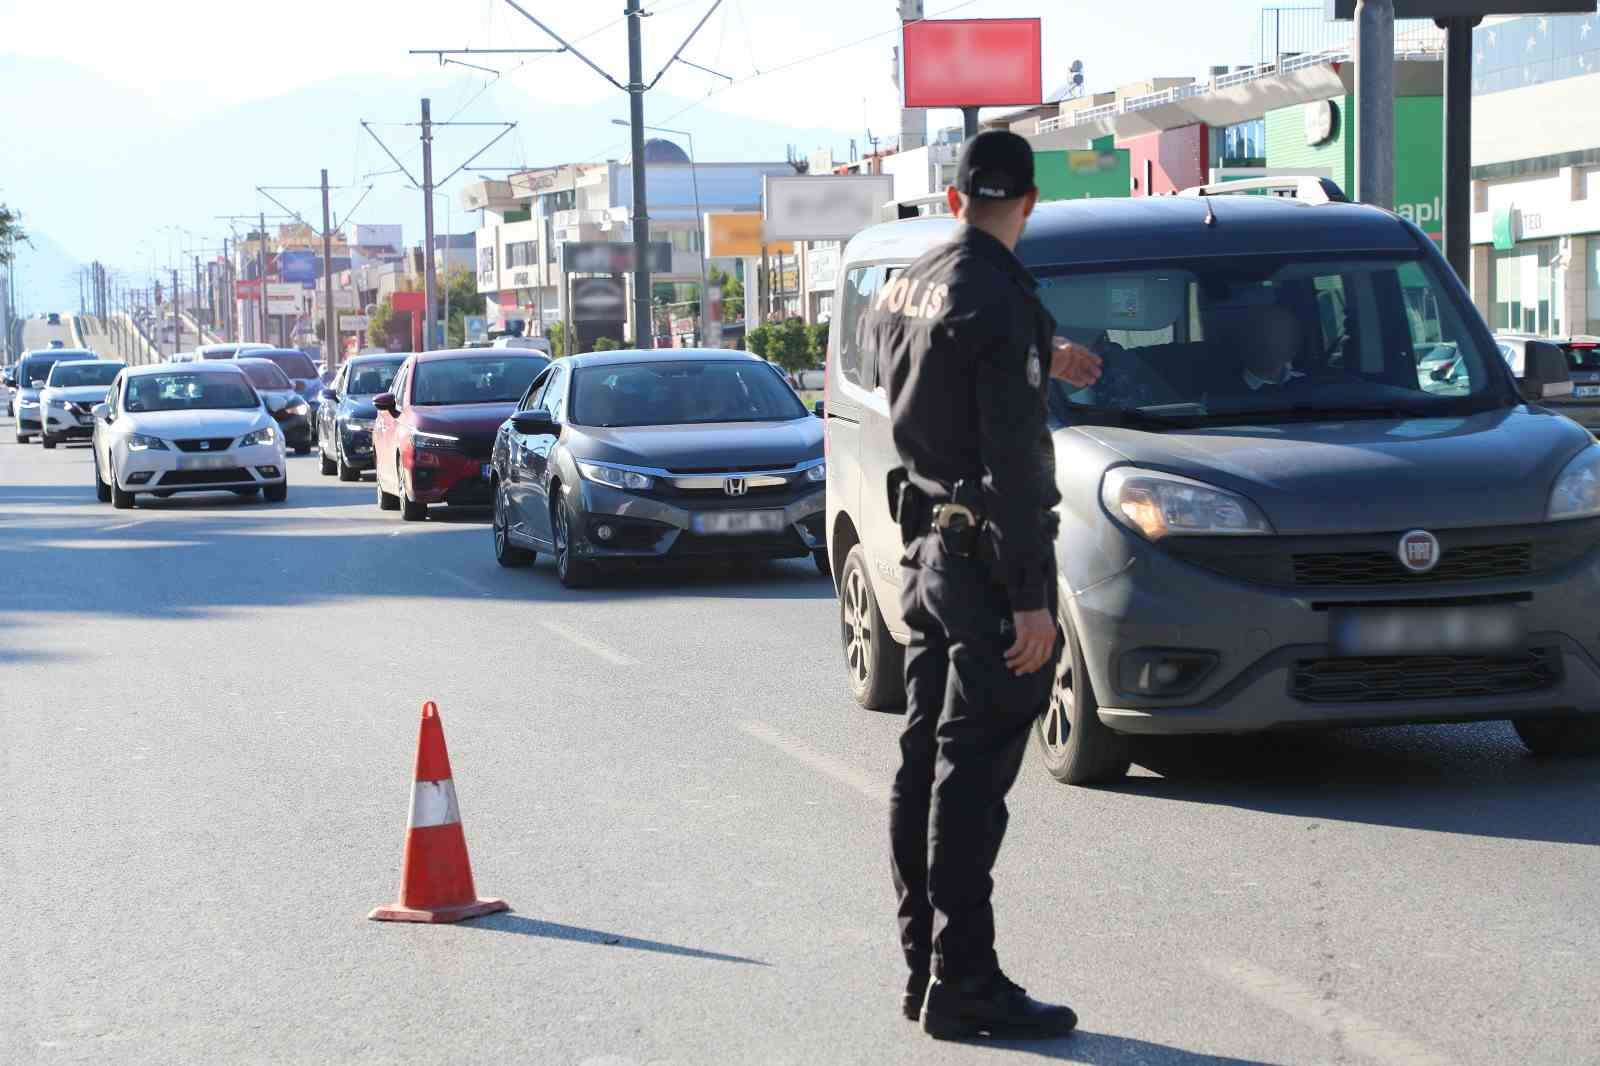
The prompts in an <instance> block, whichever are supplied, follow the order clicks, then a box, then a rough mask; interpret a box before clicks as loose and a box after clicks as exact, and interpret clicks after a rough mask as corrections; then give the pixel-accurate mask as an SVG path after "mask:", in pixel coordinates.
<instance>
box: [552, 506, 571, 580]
mask: <svg viewBox="0 0 1600 1066" xmlns="http://www.w3.org/2000/svg"><path fill="white" fill-rule="evenodd" d="M551 533H552V534H553V535H554V536H555V542H556V573H558V574H560V575H561V576H562V577H566V576H567V571H568V570H569V569H570V568H571V566H572V559H571V554H570V549H569V547H568V539H567V509H566V508H565V507H563V506H561V505H560V504H559V503H558V504H556V506H555V521H554V522H553V523H552V524H551Z"/></svg>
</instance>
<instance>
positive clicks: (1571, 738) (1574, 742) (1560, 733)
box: [1511, 718, 1600, 756]
mask: <svg viewBox="0 0 1600 1066" xmlns="http://www.w3.org/2000/svg"><path fill="white" fill-rule="evenodd" d="M1511 725H1512V728H1514V729H1515V730H1516V731H1517V736H1518V737H1520V738H1521V740H1522V744H1523V746H1524V747H1526V748H1527V749H1528V750H1529V751H1530V752H1532V753H1533V754H1535V755H1541V756H1556V755H1600V719H1596V718H1518V719H1516V720H1515V721H1513V722H1512V723H1511Z"/></svg>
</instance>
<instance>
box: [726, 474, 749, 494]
mask: <svg viewBox="0 0 1600 1066" xmlns="http://www.w3.org/2000/svg"><path fill="white" fill-rule="evenodd" d="M722 491H723V492H726V493H727V494H728V495H729V496H743V495H744V494H745V493H747V492H749V491H750V486H749V484H748V483H747V482H746V481H745V479H744V478H742V477H728V478H723V479H722Z"/></svg>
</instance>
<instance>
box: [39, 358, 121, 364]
mask: <svg viewBox="0 0 1600 1066" xmlns="http://www.w3.org/2000/svg"><path fill="white" fill-rule="evenodd" d="M85 363H95V364H105V365H106V366H127V365H128V364H127V363H124V362H122V361H121V360H119V359H99V358H94V359H57V360H56V366H82V365H83V364H85Z"/></svg>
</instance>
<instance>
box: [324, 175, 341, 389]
mask: <svg viewBox="0 0 1600 1066" xmlns="http://www.w3.org/2000/svg"><path fill="white" fill-rule="evenodd" d="M338 325H339V316H338V314H337V313H336V312H335V311H334V309H333V221H332V219H331V217H330V210H329V207H328V171H327V170H326V169H324V170H323V171H322V337H323V340H322V344H323V349H322V350H323V358H324V360H325V362H326V364H327V367H328V369H329V370H332V369H333V368H334V367H336V366H338V365H339V329H338Z"/></svg>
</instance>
